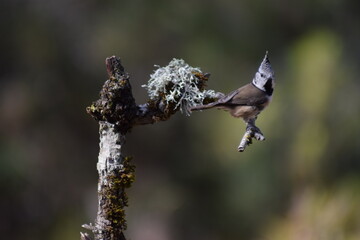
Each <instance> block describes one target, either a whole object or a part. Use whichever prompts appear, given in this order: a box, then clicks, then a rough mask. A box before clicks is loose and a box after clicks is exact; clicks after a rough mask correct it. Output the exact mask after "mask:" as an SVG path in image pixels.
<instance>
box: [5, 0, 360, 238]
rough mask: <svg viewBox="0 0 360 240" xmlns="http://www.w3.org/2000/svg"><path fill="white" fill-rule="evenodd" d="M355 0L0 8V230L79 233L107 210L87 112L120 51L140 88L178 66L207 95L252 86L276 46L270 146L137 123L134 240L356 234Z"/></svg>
mask: <svg viewBox="0 0 360 240" xmlns="http://www.w3.org/2000/svg"><path fill="white" fill-rule="evenodd" d="M359 10H360V2H359V1H355V0H354V1H340V0H330V1H327V0H313V1H282V0H272V1H259V0H244V1H235V0H212V1H211V0H209V1H205V0H191V1H190V0H183V1H174V0H154V1H145V0H132V1H120V0H118V1H111V0H107V1H96V0H62V1H53V0H50V1H49V0H27V1H25V0H5V1H1V3H0V27H1V38H0V43H1V44H0V52H1V53H0V192H1V197H0V214H1V215H0V216H1V218H0V233H1V237H2V238H4V239H5V238H6V239H14V240H17V239H21V240H24V239H25V240H32V239H36V240H38V239H49V240H60V239H79V232H80V231H81V230H82V229H81V224H83V223H89V222H93V220H94V218H95V215H96V203H97V194H96V184H97V172H96V161H97V154H98V126H97V123H96V122H95V121H94V120H93V119H91V117H90V116H88V115H87V114H86V112H85V107H86V106H88V105H89V104H90V103H91V102H92V101H94V100H96V99H97V97H98V92H99V90H100V88H101V86H102V84H103V82H104V81H105V80H106V78H107V74H106V70H105V64H104V60H105V58H106V57H108V56H111V55H117V56H120V57H121V58H122V61H123V65H124V66H125V68H126V70H127V72H129V73H130V75H131V83H132V86H133V91H134V95H135V97H136V100H137V102H138V103H143V102H145V101H146V99H147V96H146V91H145V89H143V88H141V85H142V84H145V83H146V82H147V80H148V79H149V74H151V73H152V72H153V71H154V69H155V68H154V64H157V65H161V66H164V65H166V64H167V63H168V62H169V61H170V60H171V59H172V58H173V57H177V58H183V59H184V60H185V61H186V62H187V63H189V64H190V65H192V66H194V67H200V68H201V69H202V70H203V71H204V72H210V73H211V78H210V81H209V83H208V88H209V89H215V90H216V91H222V92H225V93H227V92H229V91H231V90H233V89H236V88H238V87H240V86H241V85H243V84H245V83H247V82H249V81H250V80H251V79H252V77H253V75H254V73H255V71H256V70H257V67H258V65H259V64H260V62H261V60H262V58H263V56H264V54H265V51H266V50H268V51H269V54H270V61H271V63H272V66H273V68H274V70H275V72H276V80H277V85H276V89H275V94H274V98H273V102H272V104H271V105H270V107H269V108H267V109H266V110H265V111H264V112H263V113H262V114H261V115H260V116H259V119H258V121H257V125H258V126H259V127H260V128H261V129H262V131H263V133H264V134H265V136H266V137H267V140H266V141H265V142H255V143H254V144H253V145H251V146H250V147H249V148H247V149H246V151H245V152H244V153H238V152H237V151H236V148H237V146H238V143H239V141H240V139H241V137H242V135H243V133H244V129H245V125H244V123H243V122H242V121H241V120H238V119H234V118H232V117H230V115H229V114H228V113H226V112H222V111H218V110H209V111H204V112H202V113H198V112H196V113H194V114H193V115H192V116H191V117H186V116H184V115H182V114H180V113H178V114H176V115H175V116H173V117H172V118H171V119H170V120H169V121H167V122H162V123H158V124H155V125H151V126H141V127H137V128H135V129H133V131H132V132H131V133H130V134H129V135H128V140H127V145H126V150H125V151H126V153H127V154H128V155H132V156H133V157H134V158H133V163H134V164H135V165H136V167H137V168H136V182H135V183H134V185H133V187H132V188H131V189H130V190H129V195H130V206H129V208H128V209H127V215H128V216H127V219H128V230H127V231H126V235H127V236H128V238H129V239H133V240H144V239H146V240H170V239H171V240H173V239H174V240H177V239H194V240H195V239H196V240H202V239H204V240H205V239H206V240H220V239H221V240H223V239H226V240H238V239H254V240H288V239H294V240H298V239H299V240H300V239H301V240H313V239H314V240H355V239H360V125H359V124H360V97H359V92H360V80H359V75H360V70H359V66H360V44H359V41H360V14H359Z"/></svg>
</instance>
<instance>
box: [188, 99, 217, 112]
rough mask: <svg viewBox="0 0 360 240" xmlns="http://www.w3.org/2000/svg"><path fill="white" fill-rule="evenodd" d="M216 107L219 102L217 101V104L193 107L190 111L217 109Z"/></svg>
mask: <svg viewBox="0 0 360 240" xmlns="http://www.w3.org/2000/svg"><path fill="white" fill-rule="evenodd" d="M216 105H218V102H217V101H216V102H212V103H209V104H206V105H198V106H195V107H192V108H190V111H198V110H205V109H209V108H213V107H215V106H216Z"/></svg>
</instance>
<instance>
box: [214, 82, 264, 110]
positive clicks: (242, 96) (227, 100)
mask: <svg viewBox="0 0 360 240" xmlns="http://www.w3.org/2000/svg"><path fill="white" fill-rule="evenodd" d="M267 101H268V98H267V95H266V94H265V93H264V92H263V91H261V90H260V89H258V88H256V87H255V86H254V85H252V84H251V83H249V84H247V85H245V86H243V87H241V88H239V89H237V90H235V91H233V92H231V93H229V94H228V95H226V96H225V97H223V98H221V99H219V100H218V102H219V104H228V105H244V106H256V105H261V104H264V103H266V102H267Z"/></svg>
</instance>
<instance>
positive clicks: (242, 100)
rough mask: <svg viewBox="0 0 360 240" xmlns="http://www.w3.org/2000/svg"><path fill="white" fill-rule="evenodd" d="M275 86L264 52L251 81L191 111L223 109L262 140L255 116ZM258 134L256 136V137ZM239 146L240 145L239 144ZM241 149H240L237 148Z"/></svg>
mask: <svg viewBox="0 0 360 240" xmlns="http://www.w3.org/2000/svg"><path fill="white" fill-rule="evenodd" d="M274 87H275V73H274V71H273V69H272V68H271V64H270V61H269V57H268V52H266V54H265V57H264V59H263V60H262V62H261V64H260V66H259V68H258V70H257V72H256V73H255V76H254V77H253V79H252V81H251V82H250V83H248V84H246V85H244V86H242V87H240V88H238V89H236V90H234V91H232V92H230V93H229V94H227V95H225V94H222V93H221V94H220V97H219V98H218V99H217V100H216V101H214V102H212V103H209V104H206V105H198V106H195V107H192V108H191V109H190V110H191V111H197V110H205V109H211V108H218V109H223V110H225V111H229V113H230V114H231V115H232V116H233V117H236V118H241V119H243V120H244V121H245V123H246V129H247V130H250V131H253V132H258V133H260V134H261V136H260V135H255V136H256V138H257V140H264V139H265V138H264V137H263V135H262V133H261V131H260V129H259V128H258V127H256V126H255V120H256V119H257V116H258V115H259V114H260V112H261V111H263V110H264V109H265V108H266V107H267V106H268V105H269V103H270V102H271V99H272V96H273V93H274ZM257 136H258V137H257ZM239 148H240V146H239ZM239 151H241V150H239Z"/></svg>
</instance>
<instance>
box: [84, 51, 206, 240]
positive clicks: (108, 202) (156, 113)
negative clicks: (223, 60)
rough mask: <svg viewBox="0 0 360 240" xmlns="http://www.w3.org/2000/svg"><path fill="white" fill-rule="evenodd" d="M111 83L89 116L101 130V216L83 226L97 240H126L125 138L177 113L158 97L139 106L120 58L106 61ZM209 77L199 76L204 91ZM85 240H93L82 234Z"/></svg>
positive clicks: (129, 179) (128, 172)
mask: <svg viewBox="0 0 360 240" xmlns="http://www.w3.org/2000/svg"><path fill="white" fill-rule="evenodd" d="M106 67H107V72H108V75H109V79H108V80H107V81H106V82H105V83H104V85H103V88H102V90H101V91H100V98H99V99H98V100H97V101H95V102H93V103H92V104H91V106H89V107H87V109H86V110H87V112H88V113H89V114H90V115H91V116H92V117H93V118H94V119H95V120H97V121H98V123H99V126H100V130H99V133H100V152H99V158H98V163H97V170H98V174H99V181H98V212H97V217H96V220H95V223H94V224H89V225H88V224H86V225H83V227H84V228H86V229H89V230H91V231H92V232H93V234H94V239H95V240H100V239H101V240H125V239H126V238H125V236H124V230H125V229H126V220H125V210H124V208H125V207H126V206H127V204H128V198H127V195H126V192H125V189H126V188H128V187H130V186H131V183H133V182H134V179H135V175H134V166H132V165H131V164H130V158H129V157H125V156H123V155H122V153H121V149H122V147H123V145H124V144H125V135H126V133H128V131H129V130H130V129H131V128H132V127H133V126H136V125H143V124H152V123H155V122H158V121H165V120H167V119H169V118H170V117H171V115H172V114H174V113H175V112H177V111H178V109H175V104H174V103H167V102H166V101H165V100H164V96H163V95H162V94H159V97H158V98H157V99H152V100H149V101H148V102H147V103H145V104H141V105H136V103H135V99H134V98H133V95H132V91H131V85H130V82H129V74H127V73H126V72H125V71H124V67H123V66H122V65H121V62H120V59H119V58H118V57H115V56H112V57H109V58H107V59H106ZM208 76H209V75H207V74H206V75H200V76H197V78H198V79H199V81H198V84H199V88H201V89H203V88H204V86H205V83H204V82H205V81H207V80H208ZM81 239H82V240H90V239H92V238H91V237H90V236H89V234H87V233H81Z"/></svg>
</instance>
